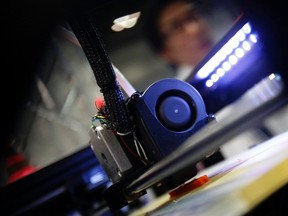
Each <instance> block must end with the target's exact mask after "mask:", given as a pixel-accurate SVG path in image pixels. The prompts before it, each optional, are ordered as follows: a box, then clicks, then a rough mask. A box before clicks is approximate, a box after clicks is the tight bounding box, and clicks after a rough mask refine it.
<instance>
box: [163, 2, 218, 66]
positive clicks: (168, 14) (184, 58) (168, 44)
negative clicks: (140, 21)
mask: <svg viewBox="0 0 288 216" xmlns="http://www.w3.org/2000/svg"><path fill="white" fill-rule="evenodd" d="M158 25H159V30H160V32H161V33H162V36H163V39H164V49H163V50H162V52H161V53H160V54H161V56H162V57H163V58H164V59H165V60H167V61H168V62H170V63H172V64H176V65H186V66H188V65H190V66H195V65H196V64H198V63H199V62H200V61H201V60H202V59H203V58H204V57H205V56H206V55H207V54H208V52H209V51H210V50H211V48H212V47H213V43H212V40H211V35H210V32H209V27H208V24H207V23H206V21H205V20H204V18H203V17H201V16H200V15H199V14H197V13H195V11H193V5H191V4H187V3H185V2H175V3H172V4H171V5H169V6H168V7H166V9H164V11H163V12H162V13H161V15H160V19H159V20H158Z"/></svg>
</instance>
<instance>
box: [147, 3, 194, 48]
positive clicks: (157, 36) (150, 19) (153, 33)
mask: <svg viewBox="0 0 288 216" xmlns="http://www.w3.org/2000/svg"><path fill="white" fill-rule="evenodd" d="M148 2H149V3H148V4H147V5H146V7H145V9H144V14H143V30H144V32H143V34H144V36H145V39H146V41H147V42H148V44H149V45H150V46H151V48H152V49H153V50H154V51H155V52H156V53H159V52H160V51H161V50H162V49H163V44H164V41H163V37H162V35H161V33H160V31H159V26H158V20H159V18H160V15H161V12H162V11H163V10H164V9H165V8H166V7H167V6H168V5H170V4H171V3H173V2H188V3H191V2H192V3H193V4H194V3H196V2H197V0H152V1H148Z"/></svg>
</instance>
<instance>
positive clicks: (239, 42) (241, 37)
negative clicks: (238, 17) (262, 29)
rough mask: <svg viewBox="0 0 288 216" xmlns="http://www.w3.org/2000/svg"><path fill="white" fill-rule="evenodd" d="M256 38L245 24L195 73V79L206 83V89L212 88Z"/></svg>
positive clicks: (250, 47)
mask: <svg viewBox="0 0 288 216" xmlns="http://www.w3.org/2000/svg"><path fill="white" fill-rule="evenodd" d="M255 43H257V37H256V35H255V34H253V33H252V30H251V25H250V23H249V22H247V23H246V24H245V25H244V26H243V27H242V28H241V29H240V30H239V31H238V32H237V33H236V34H235V35H234V36H233V37H232V38H231V39H230V40H229V41H228V42H227V43H226V44H225V45H224V46H223V47H222V48H221V49H220V50H219V51H218V52H217V53H216V54H215V55H214V56H213V57H212V58H211V59H210V60H209V61H208V62H207V63H206V64H205V65H204V66H203V67H202V68H201V69H200V70H199V71H198V73H197V77H198V78H200V79H204V78H207V77H209V79H208V80H207V81H206V86H207V87H212V86H213V85H214V84H215V83H216V82H217V81H218V80H219V79H220V78H221V77H223V76H224V75H225V74H226V73H227V72H229V71H230V70H231V68H232V67H233V66H234V65H236V64H237V62H238V60H239V59H241V58H242V57H243V56H245V54H246V53H247V52H249V51H250V50H251V49H252V47H253V45H254V44H255Z"/></svg>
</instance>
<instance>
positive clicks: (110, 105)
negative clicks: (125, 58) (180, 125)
mask: <svg viewBox="0 0 288 216" xmlns="http://www.w3.org/2000/svg"><path fill="white" fill-rule="evenodd" d="M69 25H70V27H71V29H72V31H73V32H74V34H75V36H76V37H77V39H78V41H79V43H80V44H81V47H82V49H83V51H84V53H85V54H86V57H87V59H88V61H89V63H90V66H91V68H92V71H93V73H94V76H95V78H96V82H97V84H98V86H99V87H100V91H101V92H102V94H103V96H104V100H105V103H106V106H107V110H108V113H109V119H110V120H111V122H112V124H113V125H112V127H113V129H114V130H115V131H116V132H117V133H120V134H127V133H129V132H130V131H131V128H132V122H131V120H130V118H129V113H128V109H127V107H126V104H125V99H124V95H123V92H122V91H121V88H120V86H119V83H118V82H117V80H116V74H115V72H114V69H113V67H112V64H111V62H110V59H109V57H108V55H107V53H106V51H105V49H104V43H103V41H102V38H101V36H100V34H99V32H98V30H97V24H96V22H95V20H94V19H93V17H89V16H83V17H80V18H79V17H78V18H77V19H76V18H73V19H71V20H70V22H69Z"/></svg>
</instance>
